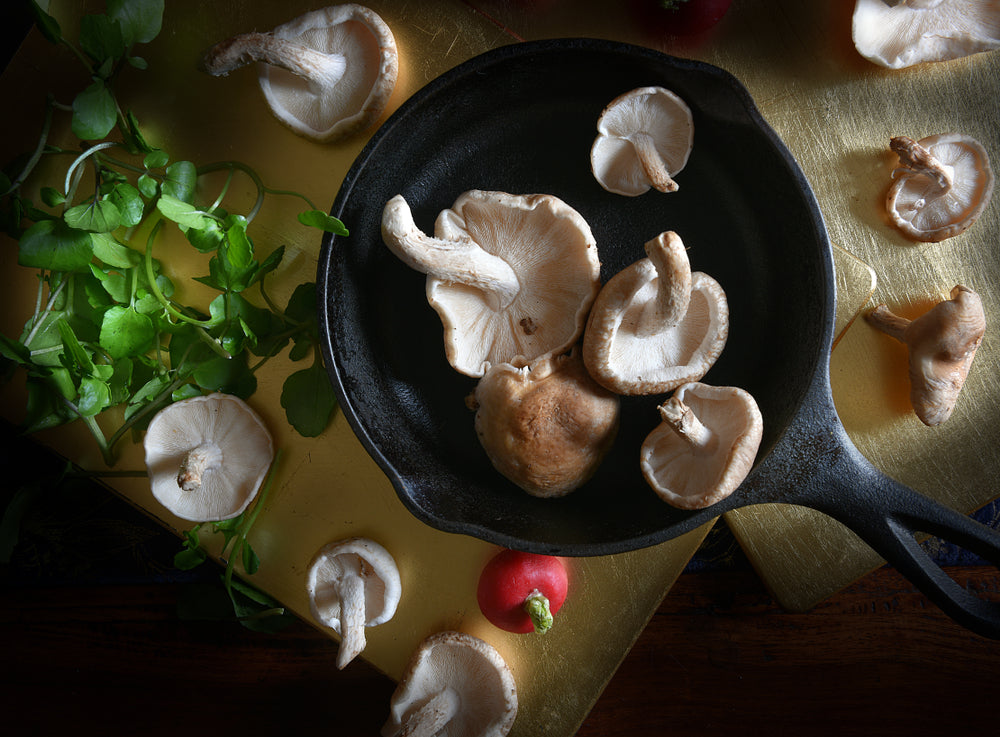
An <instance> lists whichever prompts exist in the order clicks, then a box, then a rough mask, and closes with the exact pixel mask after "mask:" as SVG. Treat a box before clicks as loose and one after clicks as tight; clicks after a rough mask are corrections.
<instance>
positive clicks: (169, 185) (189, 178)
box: [161, 161, 198, 202]
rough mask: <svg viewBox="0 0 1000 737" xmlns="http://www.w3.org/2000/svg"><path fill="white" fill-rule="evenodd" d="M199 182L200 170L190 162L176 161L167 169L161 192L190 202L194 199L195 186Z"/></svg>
mask: <svg viewBox="0 0 1000 737" xmlns="http://www.w3.org/2000/svg"><path fill="white" fill-rule="evenodd" d="M197 181H198V170H197V169H196V168H195V165H194V164H192V163H191V162H190V161H175V162H174V163H172V164H171V165H170V166H168V167H167V170H166V175H165V176H164V178H163V185H162V187H161V191H162V192H163V194H165V195H170V196H171V197H176V198H177V199H179V200H182V201H184V202H190V201H191V199H192V198H193V197H194V186H195V183H196V182H197Z"/></svg>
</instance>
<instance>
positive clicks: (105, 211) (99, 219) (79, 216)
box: [63, 200, 122, 233]
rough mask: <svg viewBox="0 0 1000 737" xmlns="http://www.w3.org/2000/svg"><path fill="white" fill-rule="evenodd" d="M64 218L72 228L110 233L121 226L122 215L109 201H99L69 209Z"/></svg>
mask: <svg viewBox="0 0 1000 737" xmlns="http://www.w3.org/2000/svg"><path fill="white" fill-rule="evenodd" d="M63 218H64V219H65V220H66V224H67V225H68V226H69V227H71V228H78V229H80V230H87V231H91V232H93V233H110V232H111V231H112V230H114V229H115V228H117V227H118V226H119V225H121V220H122V214H121V212H119V210H118V208H117V207H115V206H114V204H113V203H112V202H110V201H109V200H97V201H96V202H95V201H91V202H87V203H84V204H82V205H76V206H75V207H71V208H69V209H68V210H67V211H66V212H65V213H63Z"/></svg>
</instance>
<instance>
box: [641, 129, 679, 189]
mask: <svg viewBox="0 0 1000 737" xmlns="http://www.w3.org/2000/svg"><path fill="white" fill-rule="evenodd" d="M629 140H631V141H632V145H633V146H635V152H636V155H637V156H638V157H639V163H640V164H642V170H643V171H644V172H645V173H646V177H647V178H648V179H649V183H650V184H651V185H652V186H653V188H654V189H656V190H658V191H660V192H676V191H677V189H678V185H677V182H675V181H674V180H673V178H672V177H671V176H670V172H669V171H667V165H666V162H664V161H663V157H662V156H660V152H659V150H657V148H656V141H655V140H654V139H653V137H652V136H651V135H650V134H649V133H646V132H645V131H637V132H636V133H633V134H632V135H631V136H630V137H629Z"/></svg>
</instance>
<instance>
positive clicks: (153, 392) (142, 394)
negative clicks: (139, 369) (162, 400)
mask: <svg viewBox="0 0 1000 737" xmlns="http://www.w3.org/2000/svg"><path fill="white" fill-rule="evenodd" d="M169 385H170V380H169V379H168V378H167V377H166V376H162V375H160V374H157V375H155V376H153V377H151V378H150V379H149V380H147V381H146V382H145V383H144V384H143V385H142V386H140V387H139V388H138V389H137V390H136V392H135V394H133V395H132V401H131V402H130V404H131V405H133V406H138V407H142V406H144V405H146V404H149V403H150V402H151V401H153V400H154V399H156V397H158V396H159V395H160V393H161V392H162V391H163V390H164V389H166V388H167V387H168V386H169Z"/></svg>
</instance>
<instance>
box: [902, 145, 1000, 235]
mask: <svg viewBox="0 0 1000 737" xmlns="http://www.w3.org/2000/svg"><path fill="white" fill-rule="evenodd" d="M917 144H918V145H919V146H922V147H923V148H924V149H926V150H927V151H928V152H930V154H931V155H932V156H933V157H934V158H935V159H937V160H938V161H939V162H940V163H941V164H942V165H943V166H944V168H945V171H947V172H949V174H950V175H951V179H952V185H951V187H948V188H942V187H941V186H940V184H939V183H938V182H937V181H936V180H935V179H933V178H931V177H928V176H926V175H925V174H923V173H921V172H918V171H912V170H909V169H906V168H900V169H897V170H896V172H895V175H896V181H895V182H893V184H892V186H891V187H890V188H889V192H888V194H887V195H886V210H887V212H888V214H889V217H890V219H891V220H892V222H893V224H894V225H895V226H896V227H897V228H899V229H900V230H901V231H903V233H905V234H906V235H908V236H910V237H911V238H913V239H915V240H918V241H924V242H938V241H943V240H945V239H946V238H952V237H954V236H956V235H959V234H960V233H962V232H964V231H965V230H967V229H968V228H969V226H970V225H972V224H973V223H974V222H975V221H976V219H977V218H978V217H979V216H980V214H982V212H983V210H984V209H985V208H986V205H988V204H989V202H990V197H991V196H992V194H993V181H994V177H993V169H992V168H991V167H990V159H989V154H987V153H986V149H985V148H984V147H983V145H982V144H981V143H979V141H977V140H976V139H974V138H972V137H971V136H967V135H963V134H961V133H941V134H938V135H935V136H928V137H927V138H921V139H920V140H919V141H917Z"/></svg>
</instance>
